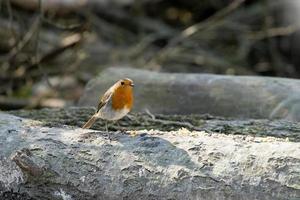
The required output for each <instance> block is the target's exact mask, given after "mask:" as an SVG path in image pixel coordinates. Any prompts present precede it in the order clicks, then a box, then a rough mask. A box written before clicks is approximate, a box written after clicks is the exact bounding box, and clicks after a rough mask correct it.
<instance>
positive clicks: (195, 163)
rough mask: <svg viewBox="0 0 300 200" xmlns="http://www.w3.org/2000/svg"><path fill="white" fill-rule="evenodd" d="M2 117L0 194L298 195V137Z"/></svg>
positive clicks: (114, 196)
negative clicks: (113, 128)
mask: <svg viewBox="0 0 300 200" xmlns="http://www.w3.org/2000/svg"><path fill="white" fill-rule="evenodd" d="M51 111H53V112H51ZM24 112H26V111H24ZM43 112H44V113H45V115H47V113H49V115H50V116H52V115H53V113H55V110H50V109H48V110H44V111H43ZM66 113H69V112H67V111H66ZM0 122H1V123H0V158H1V159H0V161H1V162H0V169H1V170H0V199H1V198H3V196H4V195H6V196H12V194H15V195H16V193H17V194H18V193H20V195H19V196H24V197H26V199H30V198H35V199H107V200H111V199H141V200H144V199H145V200H146V199H147V200H148V199H204V200H205V199H209V200H210V199H232V200H235V199H236V200H238V199H239V200H240V199H243V200H248V199H249V200H250V199H251V200H252V199H265V200H268V199H272V200H273V199H296V198H297V197H299V196H300V185H299V183H300V171H299V169H300V143H299V142H289V141H288V140H285V139H281V138H275V137H256V136H250V135H249V136H247V135H246V136H245V135H231V134H230V135H224V134H221V133H207V132H203V131H192V132H191V131H189V130H187V129H185V128H182V129H179V130H176V131H159V130H151V131H148V130H140V131H132V132H127V133H120V132H110V133H109V134H110V135H111V140H110V139H109V138H108V135H107V134H106V133H105V132H102V131H96V130H90V129H80V128H76V127H71V126H66V125H57V126H42V125H43V123H42V122H40V121H35V120H32V119H25V118H20V117H16V116H13V115H10V114H6V113H0ZM227 123H229V122H227ZM52 125H53V124H52ZM283 126H284V124H283ZM130 133H131V134H130ZM24 199H25V198H24Z"/></svg>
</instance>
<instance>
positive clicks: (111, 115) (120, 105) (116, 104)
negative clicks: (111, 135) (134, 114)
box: [82, 78, 134, 131]
mask: <svg viewBox="0 0 300 200" xmlns="http://www.w3.org/2000/svg"><path fill="white" fill-rule="evenodd" d="M133 86H134V84H133V81H132V80H131V79H129V78H125V79H121V80H119V81H117V82H116V83H115V84H114V85H113V86H111V87H110V88H109V89H108V90H107V91H106V92H105V93H104V95H103V96H102V98H101V99H100V102H99V104H98V109H97V111H96V113H95V114H94V115H93V116H92V117H91V118H90V119H89V120H88V121H87V122H86V123H85V124H84V125H83V127H82V128H90V127H91V126H92V125H93V124H94V123H95V121H96V120H97V119H98V118H101V119H104V120H108V121H116V120H119V119H121V118H122V117H124V116H125V115H126V114H127V113H128V112H129V111H130V110H131V108H132V105H133ZM106 131H108V129H107V121H106Z"/></svg>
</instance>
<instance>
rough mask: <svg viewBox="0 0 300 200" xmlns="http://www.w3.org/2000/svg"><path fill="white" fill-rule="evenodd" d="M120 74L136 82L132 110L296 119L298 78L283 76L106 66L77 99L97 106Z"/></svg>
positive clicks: (299, 90) (299, 91)
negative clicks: (154, 70)
mask: <svg viewBox="0 0 300 200" xmlns="http://www.w3.org/2000/svg"><path fill="white" fill-rule="evenodd" d="M124 77H129V78H131V79H133V80H134V82H135V85H136V87H135V103H134V110H133V111H135V112H141V111H144V110H145V109H148V110H150V112H151V113H154V114H155V113H163V114H191V113H197V114H205V113H209V114H212V115H217V116H225V117H238V118H281V119H288V120H294V121H300V81H299V80H295V79H285V78H270V77H255V76H224V75H210V74H178V73H159V72H151V71H144V70H137V69H131V68H110V69H107V70H105V71H103V72H102V73H101V74H100V75H99V76H98V77H97V78H95V79H93V80H91V81H90V82H89V83H88V84H87V86H86V89H85V92H84V95H83V96H82V98H81V99H80V101H79V105H80V106H96V105H97V101H98V99H99V96H101V95H102V94H103V93H104V92H105V91H106V89H108V88H109V87H110V86H111V85H112V84H113V83H114V82H115V81H116V80H118V79H120V78H124Z"/></svg>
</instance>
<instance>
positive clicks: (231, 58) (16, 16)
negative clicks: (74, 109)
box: [0, 0, 300, 110]
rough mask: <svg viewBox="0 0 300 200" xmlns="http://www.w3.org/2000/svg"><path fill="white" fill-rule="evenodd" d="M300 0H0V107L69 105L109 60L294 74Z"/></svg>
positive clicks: (188, 69)
mask: <svg viewBox="0 0 300 200" xmlns="http://www.w3.org/2000/svg"><path fill="white" fill-rule="evenodd" d="M299 15H300V1H299V0H201V1H199V0H188V1H186V0H26V1H24V0H0V82H1V84H0V109H2V110H12V109H20V108H27V109H32V108H43V107H64V106H69V105H75V104H76V102H77V101H78V99H79V98H80V96H81V95H82V93H83V89H84V86H85V84H86V83H87V82H88V81H89V80H91V79H92V78H93V77H95V76H96V75H97V74H99V73H101V71H102V70H104V69H106V68H108V67H114V66H118V67H120V66H127V67H128V66H129V67H133V68H140V69H149V70H154V71H163V72H179V73H214V74H230V75H258V76H276V77H289V78H299V77H300V68H299V67H298V65H299V64H300V37H299V36H300V31H299V30H300V20H298V19H299V17H300V16H299Z"/></svg>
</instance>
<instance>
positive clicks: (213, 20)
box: [147, 0, 245, 66]
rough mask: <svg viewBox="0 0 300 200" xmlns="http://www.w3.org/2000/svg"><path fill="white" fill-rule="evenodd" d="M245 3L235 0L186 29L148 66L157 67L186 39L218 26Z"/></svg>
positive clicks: (241, 0) (243, 0) (242, 0)
mask: <svg viewBox="0 0 300 200" xmlns="http://www.w3.org/2000/svg"><path fill="white" fill-rule="evenodd" d="M244 2H245V0H235V1H233V2H232V3H231V4H229V5H228V6H227V7H225V8H223V9H222V10H220V11H218V12H217V13H215V14H214V15H212V16H211V17H209V18H207V19H206V20H204V21H202V22H200V23H197V24H194V25H192V26H190V27H188V28H186V29H185V30H183V31H182V32H181V33H180V34H179V35H177V36H175V37H173V38H172V39H171V40H170V41H169V43H168V45H166V46H165V47H164V48H162V49H161V50H160V51H158V53H157V54H156V55H155V56H154V57H153V58H152V59H151V60H150V61H149V62H148V63H147V65H150V66H151V65H155V63H156V61H157V60H161V59H163V58H164V57H166V55H167V54H169V52H170V51H172V47H174V46H176V45H177V44H178V43H180V42H181V41H182V40H184V39H185V38H187V37H190V36H191V35H193V34H195V33H197V32H199V31H203V30H204V29H207V28H209V27H212V26H214V25H215V24H217V22H219V21H221V20H222V19H224V18H225V17H227V16H228V15H230V14H231V13H232V12H233V11H234V10H236V9H237V8H239V7H240V6H241V5H242V4H243V3H244Z"/></svg>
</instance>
